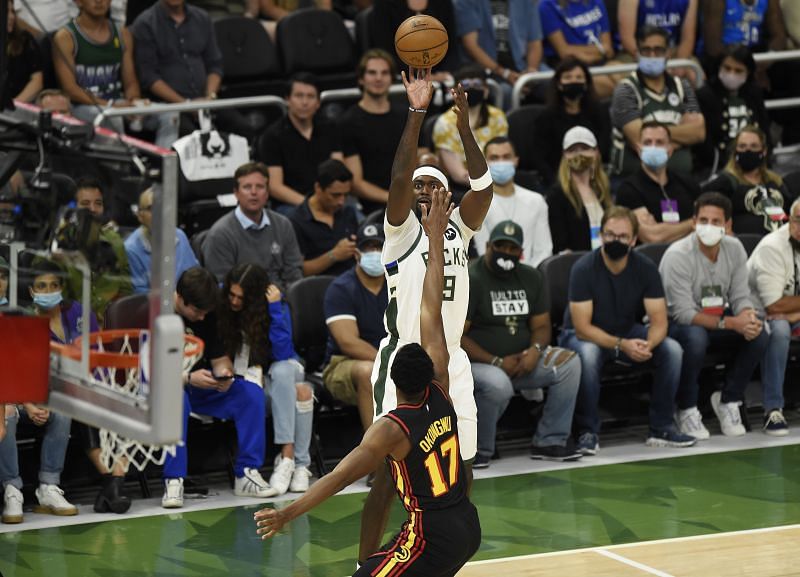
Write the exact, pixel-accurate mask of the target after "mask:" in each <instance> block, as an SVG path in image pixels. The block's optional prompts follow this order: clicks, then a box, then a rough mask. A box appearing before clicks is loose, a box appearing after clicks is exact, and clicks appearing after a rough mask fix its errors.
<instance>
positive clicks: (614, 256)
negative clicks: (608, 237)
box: [603, 240, 631, 260]
mask: <svg viewBox="0 0 800 577" xmlns="http://www.w3.org/2000/svg"><path fill="white" fill-rule="evenodd" d="M630 250H631V246H630V245H629V244H625V243H624V242H620V241H618V240H613V241H611V242H607V243H605V244H603V251H604V252H605V253H606V256H607V257H608V258H610V259H611V260H620V259H621V258H624V257H626V256H627V255H628V251H630Z"/></svg>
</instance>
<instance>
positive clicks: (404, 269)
mask: <svg viewBox="0 0 800 577" xmlns="http://www.w3.org/2000/svg"><path fill="white" fill-rule="evenodd" d="M384 234H385V235H386V241H385V242H384V245H383V254H382V255H381V261H382V262H383V264H384V266H385V268H386V279H387V288H388V290H389V306H388V307H387V309H386V314H385V315H384V324H385V326H386V331H387V333H388V337H389V339H391V337H394V338H395V340H399V341H400V343H412V342H413V343H418V342H420V335H419V318H420V307H421V305H422V286H423V282H424V280H425V269H426V266H427V263H428V237H427V235H426V234H425V231H424V230H423V228H422V224H421V223H420V222H419V220H418V219H417V217H416V215H415V214H414V213H413V212H411V211H409V213H408V218H406V220H405V222H403V224H401V225H400V226H392V225H390V224H389V222H388V221H387V220H386V219H385V217H384ZM474 234H475V231H473V230H472V229H471V228H469V227H468V226H467V225H466V224H464V221H463V220H462V219H461V209H460V208H456V209H455V210H454V211H453V214H452V216H451V217H450V226H448V227H447V230H445V233H444V238H445V240H444V294H443V300H442V320H443V323H444V334H445V339H446V340H447V346H448V347H449V348H455V347H459V346H461V335H462V334H463V331H464V320H465V319H466V317H467V307H468V305H469V269H468V265H469V259H468V257H467V248H468V247H469V241H470V239H471V238H472V236H473V235H474Z"/></svg>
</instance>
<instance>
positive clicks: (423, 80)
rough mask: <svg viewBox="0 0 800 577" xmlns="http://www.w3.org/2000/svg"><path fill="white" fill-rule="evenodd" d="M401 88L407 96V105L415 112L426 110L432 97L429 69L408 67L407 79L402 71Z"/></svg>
mask: <svg viewBox="0 0 800 577" xmlns="http://www.w3.org/2000/svg"><path fill="white" fill-rule="evenodd" d="M400 74H401V76H402V77H403V86H405V87H406V93H407V94H408V104H409V106H411V108H416V109H417V110H427V109H428V105H429V104H430V103H431V97H432V96H433V81H432V80H431V69H430V68H414V67H411V66H409V68H408V77H406V73H405V71H402V72H401V73H400Z"/></svg>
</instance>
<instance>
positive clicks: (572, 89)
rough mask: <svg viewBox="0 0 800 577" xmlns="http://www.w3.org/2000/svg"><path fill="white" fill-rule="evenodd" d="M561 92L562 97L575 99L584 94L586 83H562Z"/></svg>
mask: <svg viewBox="0 0 800 577" xmlns="http://www.w3.org/2000/svg"><path fill="white" fill-rule="evenodd" d="M561 93H562V94H563V95H564V98H567V99H569V100H577V99H578V98H580V97H581V96H583V95H584V94H586V84H585V83H583V82H570V83H568V84H562V85H561Z"/></svg>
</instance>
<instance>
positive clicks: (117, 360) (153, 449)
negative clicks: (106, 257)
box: [51, 329, 204, 471]
mask: <svg viewBox="0 0 800 577" xmlns="http://www.w3.org/2000/svg"><path fill="white" fill-rule="evenodd" d="M149 335H150V331H147V330H144V329H115V330H106V331H98V332H94V333H90V334H89V337H88V338H89V346H90V347H91V348H90V350H89V369H90V380H91V382H92V383H93V384H94V385H95V386H97V387H101V388H106V389H109V390H111V391H114V392H116V393H117V394H119V395H122V396H124V397H126V398H127V399H128V400H129V401H130V402H132V403H146V402H147V399H148V397H149V386H150V375H149V364H150V363H149ZM82 338H83V337H79V338H77V339H75V341H73V342H72V343H71V344H70V345H61V344H58V343H51V349H52V351H53V352H55V353H56V354H59V355H63V356H67V357H70V358H72V359H74V360H78V359H79V358H80V355H81V350H80V347H81V339H82ZM203 347H204V345H203V341H202V340H200V339H199V338H197V337H194V336H192V335H184V346H183V371H184V372H187V371H189V370H190V369H191V368H192V367H193V366H194V365H195V363H197V361H198V360H200V358H201V357H202V356H203ZM175 386H180V381H179V380H178V381H176V383H175ZM176 418H181V417H180V415H179V414H176ZM167 455H173V456H174V455H175V445H174V444H173V445H149V444H146V443H141V442H139V441H137V440H136V439H131V438H129V437H125V436H123V435H121V434H119V433H118V432H116V431H113V430H111V429H100V458H101V460H102V462H103V463H104V464H105V465H106V466H107V467H108V468H109V470H111V469H113V467H114V465H116V464H119V465H120V466H121V467H122V468H123V469H124V470H125V471H127V470H128V467H129V466H130V465H133V466H134V467H136V468H137V469H138V470H140V471H142V470H144V468H145V467H146V466H147V464H148V463H154V464H156V465H163V464H164V460H165V459H166V457H167Z"/></svg>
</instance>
